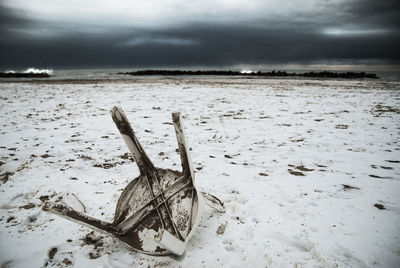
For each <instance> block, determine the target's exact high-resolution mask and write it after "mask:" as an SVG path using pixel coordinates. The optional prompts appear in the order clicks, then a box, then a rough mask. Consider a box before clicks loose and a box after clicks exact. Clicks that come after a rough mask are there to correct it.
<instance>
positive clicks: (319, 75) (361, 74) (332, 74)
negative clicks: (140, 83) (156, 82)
mask: <svg viewBox="0 0 400 268" xmlns="http://www.w3.org/2000/svg"><path fill="white" fill-rule="evenodd" d="M118 74H126V75H133V76H144V75H169V76H178V75H223V76H257V77H276V76H278V77H315V78H345V79H355V78H372V79H377V78H378V77H377V76H376V74H373V73H371V74H367V73H365V72H345V73H338V72H329V71H322V72H307V73H288V72H286V71H272V72H260V71H259V72H251V73H242V72H236V71H181V70H143V71H135V72H125V73H118Z"/></svg>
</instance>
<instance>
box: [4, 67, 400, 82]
mask: <svg viewBox="0 0 400 268" xmlns="http://www.w3.org/2000/svg"><path fill="white" fill-rule="evenodd" d="M163 69H164V68H163ZM177 69H178V68H177ZM138 70H144V69H143V68H142V69H135V68H99V69H56V68H52V69H46V70H45V69H35V68H29V69H25V70H22V71H21V70H15V71H14V70H5V71H6V72H45V71H46V72H48V73H49V74H50V77H49V78H34V80H113V79H115V80H123V79H127V80H129V79H132V78H133V77H132V76H130V75H126V74H121V73H126V72H132V71H138ZM273 70H275V71H278V70H279V71H286V72H288V73H289V72H290V73H305V72H310V71H314V72H320V71H324V70H322V69H320V70H316V69H270V68H266V69H245V70H237V69H234V70H233V71H243V72H244V75H245V72H250V71H252V72H257V71H262V72H270V71H273ZM329 71H333V72H335V71H336V70H334V69H329ZM360 71H362V70H360ZM360 71H358V70H354V69H351V70H344V69H340V70H337V71H336V72H360ZM365 72H366V73H375V74H376V75H377V76H378V77H379V78H380V79H381V80H385V81H400V70H384V71H383V70H378V71H373V70H371V71H365ZM167 77H168V76H167ZM185 77H188V76H185ZM190 77H191V78H195V77H196V76H190ZM171 78H177V77H176V76H174V77H171ZM201 78H203V79H204V78H215V76H206V77H205V76H201ZM267 79H268V78H267ZM283 79H302V78H299V77H294V78H293V77H283ZM304 79H310V78H304ZM24 80H28V81H30V80H32V78H17V79H16V78H1V80H0V82H1V81H5V82H8V81H24Z"/></svg>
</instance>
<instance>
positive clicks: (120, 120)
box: [111, 107, 154, 175]
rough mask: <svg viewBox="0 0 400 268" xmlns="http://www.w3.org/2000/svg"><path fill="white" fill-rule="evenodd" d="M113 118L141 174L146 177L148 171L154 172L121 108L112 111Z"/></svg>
mask: <svg viewBox="0 0 400 268" xmlns="http://www.w3.org/2000/svg"><path fill="white" fill-rule="evenodd" d="M111 116H112V119H113V121H114V123H115V125H117V128H118V130H119V132H120V133H121V135H122V138H123V139H124V141H125V143H126V145H127V146H128V148H129V150H130V151H131V153H132V154H133V158H135V161H136V164H137V165H138V167H139V170H140V173H141V174H143V175H144V174H146V173H148V170H153V169H154V165H153V163H152V162H151V161H150V159H149V157H148V156H147V154H146V152H145V151H144V150H143V148H142V146H141V145H140V143H139V140H138V139H137V138H136V135H135V132H134V131H133V129H132V127H131V125H130V124H129V121H128V119H127V118H126V115H125V113H124V111H123V110H122V109H121V108H120V107H114V108H112V110H111Z"/></svg>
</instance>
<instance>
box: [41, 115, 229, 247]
mask: <svg viewBox="0 0 400 268" xmlns="http://www.w3.org/2000/svg"><path fill="white" fill-rule="evenodd" d="M111 115H112V119H113V121H114V122H115V124H116V126H117V127H118V130H119V131H120V133H121V135H122V137H123V139H124V141H125V143H126V144H127V146H128V148H129V150H130V151H131V153H132V154H133V157H134V159H135V162H136V164H137V166H138V168H139V171H140V176H139V177H137V178H136V179H134V180H132V181H131V182H130V183H129V184H128V186H127V187H126V188H125V189H124V191H123V192H122V194H121V196H120V198H119V200H118V204H117V207H116V210H115V214H114V221H113V222H112V223H108V222H104V221H101V220H98V219H95V218H92V217H89V216H87V215H85V214H83V213H82V212H79V211H76V210H74V209H72V208H71V207H68V206H67V205H65V204H61V203H54V202H50V201H47V202H45V203H44V205H43V209H44V210H46V211H50V212H54V213H57V214H60V215H61V216H64V217H67V218H69V219H72V220H75V221H78V222H80V223H83V224H86V225H89V227H94V228H96V229H99V230H101V231H105V232H107V233H109V234H111V235H113V236H115V237H117V238H119V239H120V240H122V241H124V242H125V243H127V244H128V245H129V246H131V247H132V248H133V249H134V250H136V251H139V252H143V253H147V254H152V255H165V254H169V253H173V254H177V255H181V254H183V252H184V250H185V248H186V245H187V243H188V241H189V239H190V238H191V236H192V235H193V233H194V232H195V230H196V227H197V225H198V223H199V220H200V216H201V211H202V208H203V203H204V201H206V203H208V204H210V205H211V206H212V207H214V208H216V209H217V210H219V211H224V207H223V204H222V202H221V201H220V200H219V199H218V198H216V197H215V196H212V195H210V194H205V193H204V197H205V199H203V194H202V193H201V192H199V191H198V190H197V189H196V187H195V184H194V172H193V166H192V161H191V159H190V154H189V148H188V146H187V143H186V138H185V134H184V128H183V126H182V119H181V116H180V113H173V114H172V119H173V124H174V127H175V133H176V137H177V141H178V145H179V152H180V156H181V163H182V172H180V171H175V170H170V169H160V168H156V167H155V166H154V165H153V163H152V162H151V160H150V159H149V157H148V156H147V154H146V153H145V151H144V150H143V148H142V146H141V145H140V143H139V141H138V139H137V138H136V135H135V133H134V131H133V130H132V128H131V126H130V124H129V122H128V119H127V118H126V116H125V114H124V112H123V110H122V109H121V108H118V107H114V108H113V109H112V110H111Z"/></svg>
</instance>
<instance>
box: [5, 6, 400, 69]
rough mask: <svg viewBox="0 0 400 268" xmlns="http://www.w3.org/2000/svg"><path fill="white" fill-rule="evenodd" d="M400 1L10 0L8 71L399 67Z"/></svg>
mask: <svg viewBox="0 0 400 268" xmlns="http://www.w3.org/2000/svg"><path fill="white" fill-rule="evenodd" d="M399 47H400V1H396V0H393V1H389V0H264V1H262V0H247V1H245V0H214V1H212V0H202V1H196V0H192V1H186V0H146V1H143V0H142V1H134V0H126V1H124V0H113V1H110V0H98V1H94V0H86V1H81V0H69V1H65V0H35V1H31V0H1V1H0V53H1V54H0V55H1V56H0V68H1V69H7V68H24V67H43V65H44V63H45V62H47V65H48V66H50V67H54V68H91V67H106V68H109V67H110V68H111V67H125V68H184V67H202V68H218V67H230V66H271V65H280V64H286V65H290V64H292V65H296V64H297V65H302V64H328V65H329V64H331V65H336V64H339V65H340V64H342V65H351V64H356V65H357V64H360V65H398V64H400V50H399Z"/></svg>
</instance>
